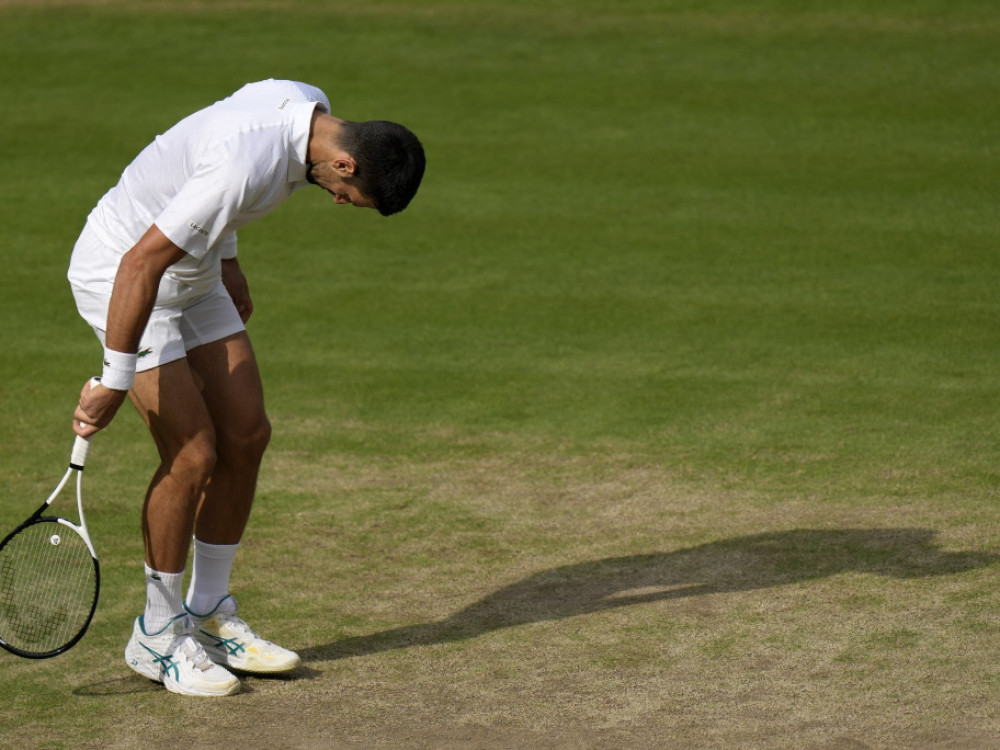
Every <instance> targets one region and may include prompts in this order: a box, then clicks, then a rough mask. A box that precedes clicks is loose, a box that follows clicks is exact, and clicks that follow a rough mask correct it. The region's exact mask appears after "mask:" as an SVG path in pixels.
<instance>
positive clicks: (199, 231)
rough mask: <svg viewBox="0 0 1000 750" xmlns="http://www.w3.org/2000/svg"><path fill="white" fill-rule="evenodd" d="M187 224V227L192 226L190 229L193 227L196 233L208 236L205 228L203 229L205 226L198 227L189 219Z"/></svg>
mask: <svg viewBox="0 0 1000 750" xmlns="http://www.w3.org/2000/svg"><path fill="white" fill-rule="evenodd" d="M188 226H189V227H191V228H192V229H193V230H194V231H196V232H197V233H198V234H202V235H204V236H206V237H208V230H207V229H205V227H199V226H198V225H197V224H195V223H194V222H193V221H189V222H188Z"/></svg>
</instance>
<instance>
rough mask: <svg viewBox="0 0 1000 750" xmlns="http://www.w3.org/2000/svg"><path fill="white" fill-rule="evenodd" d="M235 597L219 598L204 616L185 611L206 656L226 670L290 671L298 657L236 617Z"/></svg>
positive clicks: (263, 672)
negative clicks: (258, 633)
mask: <svg viewBox="0 0 1000 750" xmlns="http://www.w3.org/2000/svg"><path fill="white" fill-rule="evenodd" d="M236 611H237V605H236V600H235V599H233V597H232V596H231V595H226V596H224V597H223V598H222V600H221V601H219V603H218V604H217V605H215V609H213V610H212V611H211V612H209V613H208V614H207V615H199V614H196V613H194V612H191V610H188V613H189V614H190V615H191V619H192V620H193V621H194V632H193V635H194V637H195V638H197V639H198V642H199V643H200V644H201V645H202V646H203V647H204V649H205V652H206V653H207V654H208V656H209V658H210V659H212V660H213V661H214V662H215V663H216V664H222V665H224V666H226V667H228V668H229V669H236V670H239V671H240V672H252V673H256V674H275V673H278V672H290V671H292V670H293V669H295V668H297V667H298V666H299V665H300V664H301V663H302V659H300V658H299V655H298V654H297V653H295V652H294V651H289V650H288V649H287V648H282V647H281V646H277V645H275V644H273V643H271V642H270V641H266V640H264V639H263V638H261V637H260V636H259V635H257V634H256V633H255V632H253V630H251V629H250V626H249V625H247V624H246V623H245V622H244V621H243V620H242V619H240V618H239V617H237V616H236Z"/></svg>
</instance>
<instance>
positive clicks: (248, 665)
mask: <svg viewBox="0 0 1000 750" xmlns="http://www.w3.org/2000/svg"><path fill="white" fill-rule="evenodd" d="M201 647H202V648H203V649H205V653H206V654H208V658H209V659H211V660H212V661H214V662H215V663H216V664H220V665H222V666H223V667H225V668H226V669H235V670H237V671H239V672H249V673H250V674H282V673H283V672H294V671H295V670H296V669H298V668H299V667H300V666H302V659H300V658H298V657H296V658H295V659H294V660H292V661H287V662H279V663H277V664H271V663H269V662H265V661H255V660H253V659H246V660H237V659H233V658H232V657H231V656H230V655H229V654H227V653H226V652H224V651H219V650H217V649H214V648H211V647H209V646H206V645H205V644H204V643H202V644H201Z"/></svg>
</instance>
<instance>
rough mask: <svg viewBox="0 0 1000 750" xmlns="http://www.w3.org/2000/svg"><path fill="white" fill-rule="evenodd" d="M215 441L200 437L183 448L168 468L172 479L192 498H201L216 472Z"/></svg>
mask: <svg viewBox="0 0 1000 750" xmlns="http://www.w3.org/2000/svg"><path fill="white" fill-rule="evenodd" d="M216 460H217V453H216V449H215V442H214V440H212V439H210V438H209V437H208V436H204V437H202V436H199V437H196V438H194V439H192V440H189V441H187V442H185V443H184V445H182V446H181V448H180V449H179V450H178V451H177V453H176V455H175V456H174V457H173V459H172V460H171V461H170V463H169V466H168V467H167V469H168V472H169V474H170V477H171V478H172V479H173V480H174V482H176V483H178V485H180V487H182V488H183V490H184V493H185V494H186V495H189V496H191V497H195V498H197V497H200V496H201V493H202V491H203V490H204V489H205V485H206V484H208V480H209V479H210V478H211V476H212V472H213V471H215V464H216Z"/></svg>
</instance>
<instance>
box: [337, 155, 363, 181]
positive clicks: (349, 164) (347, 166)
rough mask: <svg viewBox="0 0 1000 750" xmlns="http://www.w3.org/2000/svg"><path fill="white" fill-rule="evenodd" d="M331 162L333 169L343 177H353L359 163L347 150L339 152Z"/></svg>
mask: <svg viewBox="0 0 1000 750" xmlns="http://www.w3.org/2000/svg"><path fill="white" fill-rule="evenodd" d="M331 164H332V165H333V171H334V172H336V173H337V174H339V175H340V176H341V177H352V176H353V175H354V173H355V172H357V171H358V165H357V163H356V162H355V161H354V157H352V156H351V155H350V154H348V153H346V152H341V153H340V154H338V155H337V156H336V157H335V158H334V159H333V161H332V162H331Z"/></svg>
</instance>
